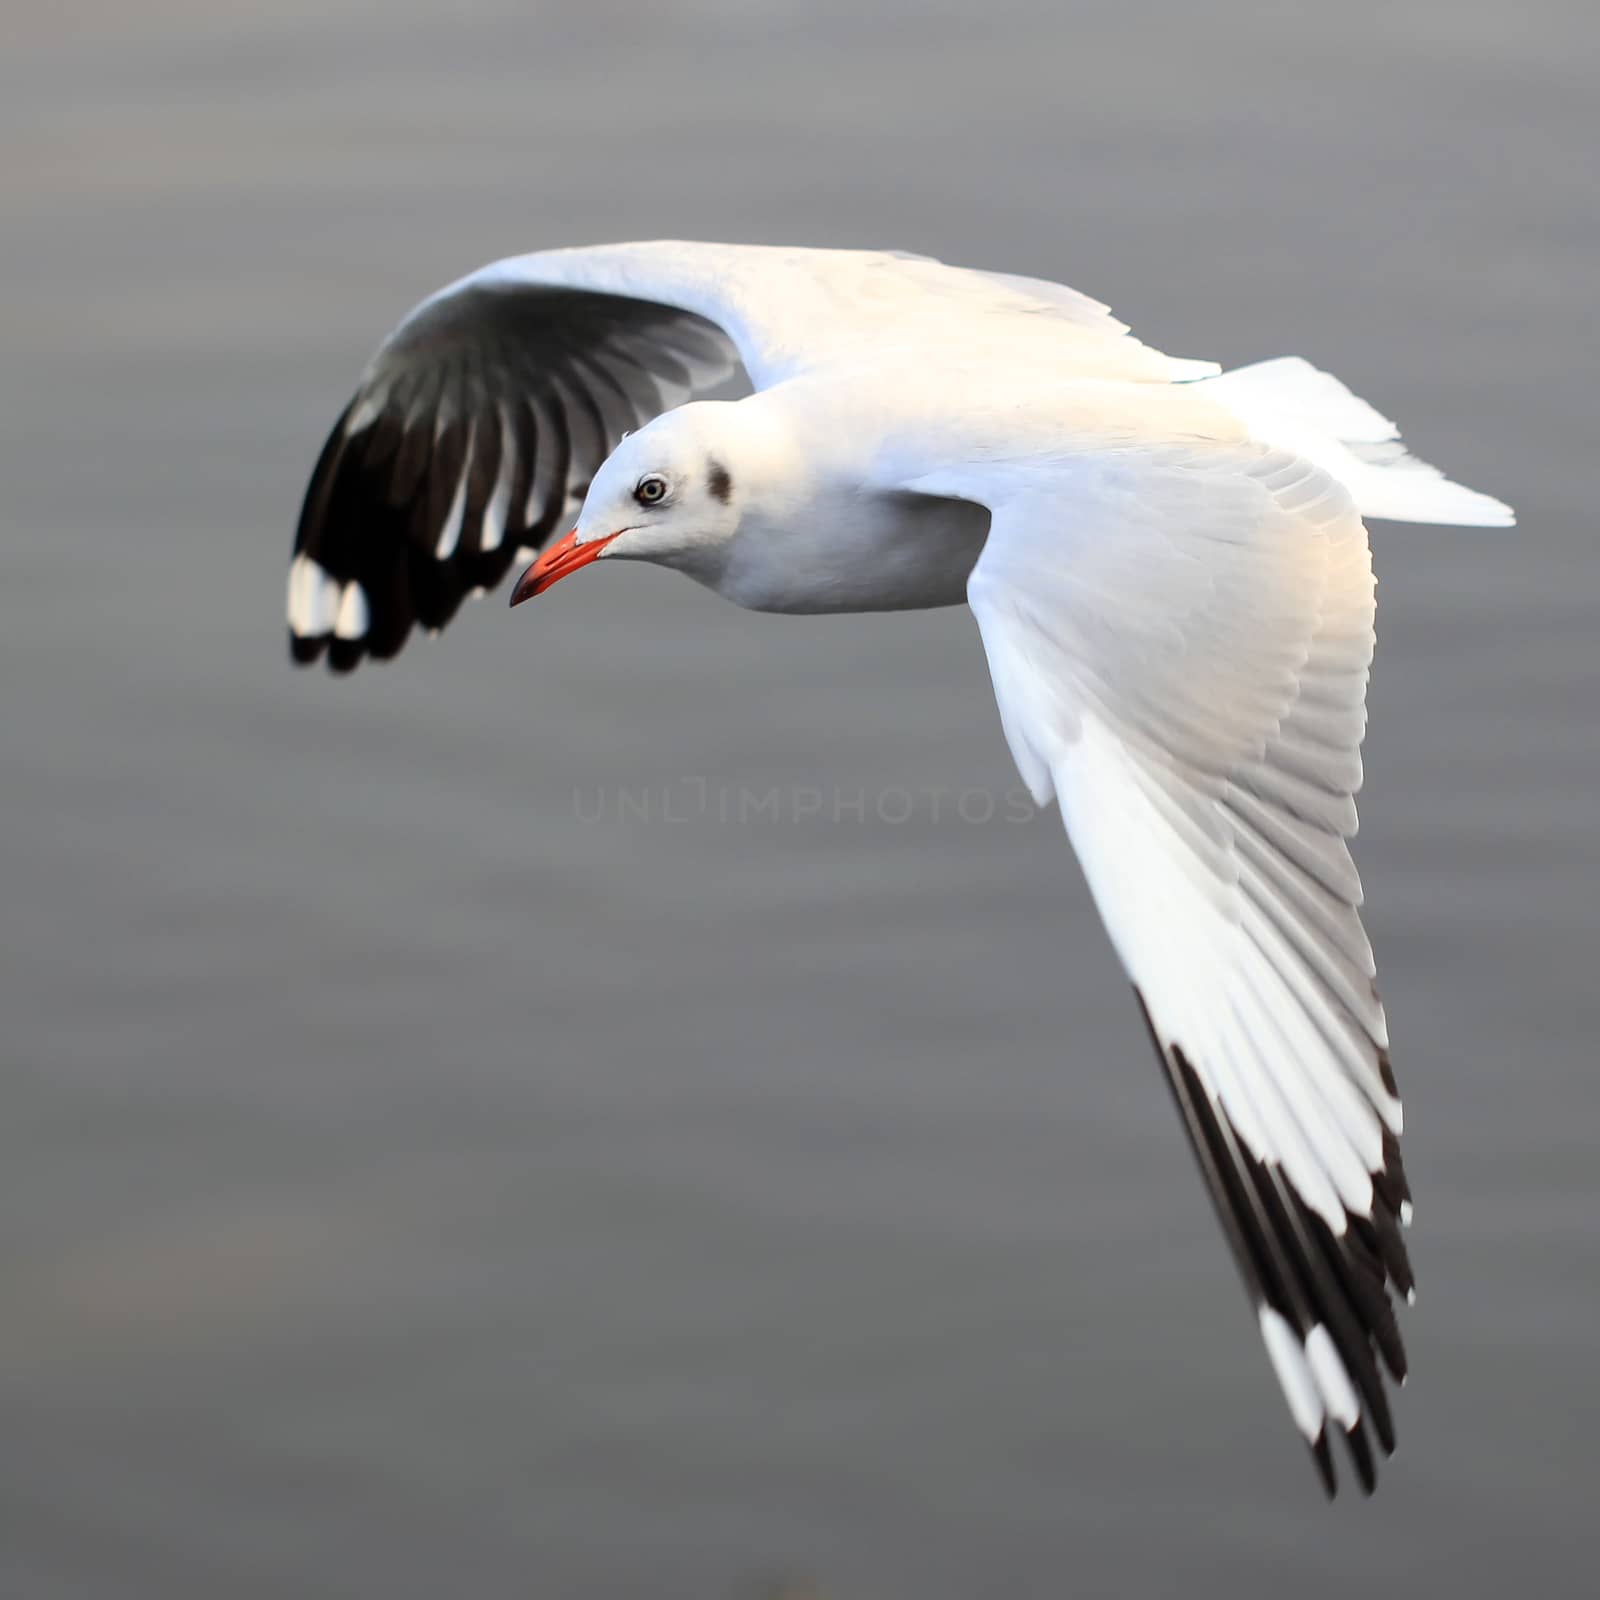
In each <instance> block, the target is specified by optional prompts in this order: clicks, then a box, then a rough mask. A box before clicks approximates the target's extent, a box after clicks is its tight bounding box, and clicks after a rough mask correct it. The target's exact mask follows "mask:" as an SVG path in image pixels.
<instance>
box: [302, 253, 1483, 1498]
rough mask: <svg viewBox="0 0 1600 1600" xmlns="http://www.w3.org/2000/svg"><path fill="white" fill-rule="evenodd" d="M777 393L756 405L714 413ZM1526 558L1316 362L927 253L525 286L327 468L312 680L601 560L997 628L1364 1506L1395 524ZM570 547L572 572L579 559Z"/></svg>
mask: <svg viewBox="0 0 1600 1600" xmlns="http://www.w3.org/2000/svg"><path fill="white" fill-rule="evenodd" d="M741 374H742V377H743V379H744V380H745V381H746V383H747V386H748V389H749V391H750V392H749V393H748V394H747V395H746V396H745V397H744V398H739V399H726V398H723V399H709V398H703V397H704V396H706V395H708V394H710V393H713V392H715V391H717V390H719V389H723V388H725V386H726V385H727V384H728V382H729V380H733V379H738V378H739V377H740V376H741ZM1366 517H1377V518H1387V519H1390V520H1396V521H1410V522H1429V523H1454V524H1464V525H1477V526H1484V527H1499V526H1507V525H1509V524H1510V523H1511V522H1512V520H1513V518H1512V513H1511V510H1510V508H1509V507H1507V506H1505V505H1503V504H1502V503H1501V502H1499V501H1498V500H1494V499H1491V498H1489V497H1488V496H1487V495H1483V494H1478V493H1475V492H1474V491H1472V490H1470V489H1466V488H1463V487H1461V486H1460V485H1458V484H1455V483H1452V482H1450V481H1449V480H1448V479H1446V478H1445V477H1444V476H1443V474H1442V473H1440V472H1439V471H1437V470H1436V469H1435V468H1433V467H1430V466H1427V465H1425V464H1423V463H1422V462H1420V461H1418V460H1416V459H1415V458H1414V457H1412V456H1411V455H1409V454H1408V453H1407V452H1406V451H1405V449H1404V448H1403V447H1402V445H1401V444H1400V441H1399V435H1398V431H1397V430H1396V428H1395V426H1394V424H1393V423H1392V422H1390V421H1388V420H1387V419H1386V418H1384V417H1383V416H1381V415H1380V414H1379V413H1378V412H1377V411H1375V410H1374V409H1373V408H1372V407H1371V406H1369V405H1368V404H1367V403H1366V402H1365V401H1363V400H1360V399H1358V398H1357V397H1356V396H1355V395H1354V394H1352V393H1351V392H1350V390H1349V389H1347V388H1346V387H1345V386H1344V385H1343V384H1342V383H1340V382H1339V381H1338V380H1337V379H1336V378H1334V377H1332V376H1330V375H1329V374H1327V373H1325V372H1322V371H1319V370H1318V369H1317V368H1315V367H1314V366H1312V365H1311V364H1310V363H1309V362H1307V361H1305V360H1302V359H1301V358H1299V357H1293V356H1291V357H1283V358H1279V359H1275V360H1268V361H1262V362H1258V363H1256V364H1254V365H1251V366H1245V367H1241V368H1238V369H1236V370H1233V371H1229V372H1224V371H1223V370H1222V369H1221V368H1220V367H1219V366H1218V365H1216V364H1215V363H1213V362H1206V361H1193V360H1183V359H1178V358H1174V357H1171V356H1166V355H1163V354H1162V353H1161V352H1160V351H1158V350H1155V349H1153V348H1151V347H1150V346H1148V345H1145V344H1142V343H1141V342H1140V341H1139V340H1137V339H1135V338H1134V337H1132V335H1131V334H1130V332H1129V330H1128V327H1127V325H1126V324H1125V323H1123V322H1120V321H1118V320H1117V319H1116V318H1115V317H1114V316H1112V314H1111V312H1110V311H1109V309H1108V308H1107V307H1106V306H1104V305H1102V304H1101V303H1100V302H1099V301H1096V300H1092V299H1090V298H1088V297H1087V296H1085V295H1082V294H1079V293H1077V292H1076V291H1074V290H1072V289H1069V288H1066V287H1064V286H1063V285H1061V284H1057V283H1051V282H1047V281H1044V280H1042V279H1037V278H1029V277H1019V276H1015V275H1013V274H1009V273H1000V272H988V271H977V270H969V269H964V268H959V267H952V266H947V265H944V264H943V263H940V262H938V261H934V260H931V259H929V258H927V257H924V256H916V255H909V254H904V253H900V252H884V251H856V250H819V249H801V248H784V247H774V246H758V245H731V244H705V243H686V242H653V243H633V244H615V245H604V246H599V247H594V248H581V249H562V250H547V251H540V252H536V253H534V254H531V255H523V256H516V257H512V258H510V259H507V260H502V261H497V262H494V263H492V264H491V265H489V266H486V267H484V268H482V269H480V270H479V271H477V272H474V273H471V274H470V275H469V276H467V277H465V278H462V279H460V280H459V281H457V282H455V283H452V284H450V285H449V286H447V287H446V288H444V289H441V290H439V291H438V292H437V293H436V294H433V295H431V296H430V297H429V298H428V299H426V300H424V301H423V302H422V303H421V304H420V305H419V306H417V307H416V309H415V310H413V311H412V312H411V313H410V314H409V315H408V316H407V317H406V318H405V320H404V321H402V322H401V324H400V325H399V327H398V328H397V329H396V330H395V331H394V332H393V333H392V334H391V335H390V336H389V337H388V339H387V340H385V341H384V343H383V344H382V345H381V346H380V347H379V349H378V351H377V353H376V355H374V356H373V358H372V360H371V362H370V363H369V364H368V366H367V369H366V371H365V373H364V374H363V376H362V378H361V380H360V383H359V385H358V386H357V388H356V391H355V394H354V397H353V398H352V399H351V401H350V403H349V404H348V405H347V406H346V408H345V410H344V412H343V414H342V415H341V416H340V417H339V419H338V421H337V423H336V424H335V425H334V428H333V431H332V433H331V435H330V436H329V438H328V441H327V444H326V446H325V447H324V449H323V451H322V454H321V457H320V459H319V460H318V461H317V464H316V467H315V469H314V471H313V473H312V476H311V480H310V485H309V487H308V489H307V492H306V496H305V502H304V507H303V510H302V513H301V517H300V524H299V531H298V535H297V537H296V540H295V547H294V556H293V560H292V563H291V566H290V570H289V584H288V620H289V644H290V652H291V656H292V658H293V659H294V660H295V661H296V662H299V663H302V664H306V663H312V662H316V661H318V660H322V661H325V662H326V664H327V665H328V666H329V667H330V668H331V669H332V670H333V671H335V672H338V673H345V672H349V671H350V670H351V669H352V668H354V667H356V666H358V665H359V664H360V663H361V662H362V661H364V660H366V659H368V658H371V659H373V660H378V661H381V660H387V659H389V658H391V657H393V656H394V655H395V654H396V653H397V652H398V651H399V650H400V649H401V647H402V646H403V645H404V644H405V642H406V640H407V638H408V637H409V636H410V634H411V632H412V630H413V628H421V629H423V630H425V631H428V632H430V633H432V632H437V631H438V630H439V629H441V628H443V627H444V625H445V624H446V623H447V622H449V621H450V619H451V618H452V617H453V616H454V615H455V613H456V611H457V609H458V608H459V606H460V605H461V602H462V601H463V600H464V599H465V598H467V597H468V596H469V595H479V594H482V593H484V592H485V591H487V590H489V589H492V588H494V587H495V586H496V585H497V584H499V583H500V582H501V580H502V579H503V578H505V576H506V575H507V573H509V572H511V571H512V570H513V569H521V568H524V567H525V568H526V570H523V571H521V575H520V576H519V577H518V579H517V581H516V583H515V585H514V587H513V588H512V590H511V604H512V605H514V606H515V605H519V604H521V603H522V602H524V601H525V600H528V599H529V598H531V597H532V596H534V595H538V594H542V593H544V592H545V590H547V589H549V588H551V587H552V586H553V585H554V584H556V583H558V582H560V581H561V580H562V579H564V578H567V577H570V576H571V575H572V574H573V573H575V572H577V571H578V570H579V569H580V568H583V567H587V566H590V565H593V564H595V563H598V562H601V561H651V562H655V563H656V564H657V565H659V566H664V567H673V568H676V569H677V570H679V571H680V572H684V573H686V574H687V575H688V576H689V577H691V578H693V579H694V580H696V581H697V582H699V583H701V584H703V585H705V586H706V587H708V588H711V589H714V590H716V591H717V593H719V594H721V595H724V596H726V597H727V598H728V599H730V600H732V601H734V602H735V603H736V604H738V605H741V606H746V607H750V608H752V609H755V610H761V611H775V612H844V611H885V610H899V609H908V608H920V607H933V606H945V605H958V604H961V603H965V604H967V605H968V606H970V608H971V610H972V614H973V616H974V617H975V618H976V620H977V624H978V631H979V634H980V635H981V637H982V641H983V647H984V651H985V654H986V656H987V658H988V664H989V670H990V674H991V677H992V680H993V685H994V693H995V699H996V702H997V704H998V708H999V712H1000V719H1001V723H1002V725H1003V728H1004V732H1005V737H1006V740H1007V743H1008V744H1009V746H1010V749H1011V753H1012V755H1013V757H1014V758H1015V761H1016V764H1017V767H1018V769H1019V771H1020V772H1021V775H1022V778H1023V780H1024V781H1025V783H1026V784H1027V787H1028V789H1029V790H1030V792H1031V793H1032V795H1033V798H1034V800H1035V801H1036V802H1038V803H1039V804H1040V805H1041V806H1042V805H1044V804H1046V803H1047V802H1049V801H1050V800H1052V799H1054V800H1055V801H1056V802H1057V803H1058V805H1059V808H1060V811H1061V816H1062V820H1063V821H1064V823H1065V825H1066V830H1067V834H1068V836H1069V838H1070V839H1071V842H1072V845H1073V847H1074V850H1075V851H1076V854H1077V858H1078V861H1079V863H1080V864H1081V867H1082V870H1083V874H1084V877H1085V878H1086V879H1087V881H1088V885H1089V888H1090V891H1091V893H1092V895H1093V898H1094V902H1095V905H1096V907H1097V909H1098V910H1099V912H1100V916H1101V919H1102V921H1103V922H1104V924H1105V928H1106V932H1107V933H1108V934H1109V936H1110V939H1111V943H1112V945H1113V946H1114V948H1115V951H1116V954H1117V956H1118V957H1119V959H1120V960H1121V963H1122V966H1123V968H1124V969H1125V971H1126V973H1127V975H1128V978H1129V980H1130V982H1131V983H1132V986H1133V989H1134V993H1135V995H1136V997H1137V1000H1138V1004H1139V1007H1140V1010H1141V1011H1142V1013H1143V1016H1144V1020H1145V1023H1146V1025H1147V1027H1148V1031H1149V1035H1150V1039H1151V1041H1152V1043H1153V1044H1154V1046H1155V1051H1156V1055H1157V1057H1158V1058H1159V1060H1160V1063H1161V1067H1162V1070H1163V1072H1164V1074H1165V1078H1166V1082H1167V1084H1168V1087H1169V1088H1170V1090H1171V1093H1172V1097H1173V1100H1174V1101H1175V1103H1176V1105H1177V1110H1178V1114H1179V1117H1180V1119H1181V1121H1182V1124H1183V1127H1184V1129H1185V1132H1186V1133H1187V1135H1188V1139H1189V1142H1190V1144H1191V1145H1192V1147H1193V1151H1194V1155H1195V1158H1196V1160H1197V1162H1198V1165H1199V1168H1200V1172H1201V1175H1202V1177H1203V1180H1204V1184H1205V1187H1206V1189H1207V1191H1208V1192H1209V1195H1210V1199H1211V1202H1212V1204H1213V1205H1214V1207H1215V1210H1216V1213H1217V1216H1218V1218H1219V1220H1220V1222H1221V1224H1222V1229H1223V1232H1224V1234H1225V1235H1226V1237H1227V1240H1228V1243H1229V1245H1230V1246H1231V1249H1232V1253H1233V1256H1234V1259H1235V1262H1236V1264H1237V1266H1238V1270H1239V1274H1240V1276H1241V1278H1242V1279H1243V1282H1244V1286H1245V1289H1246V1291H1247V1293H1248V1295H1249V1298H1250V1302H1251V1305H1252V1308H1253V1310H1254V1314H1255V1319H1256V1323H1257V1326H1258V1328H1259V1331H1260V1334H1261V1338H1262V1340H1263V1341H1264V1343H1265V1345H1266V1351H1267V1356H1268V1359H1269V1361H1270V1364H1271V1367H1272V1369H1273V1371H1274V1373H1275V1374H1276V1377H1277V1381H1278V1383H1279V1385H1280V1386H1281V1388H1282V1391H1283V1396H1284V1399H1285V1400H1286V1401H1287V1403H1288V1409H1289V1413H1290V1416H1291V1418H1292V1419H1293V1422H1294V1425H1295V1427H1296V1428H1297V1429H1298V1430H1299V1432H1300V1434H1301V1435H1302V1436H1303V1438H1304V1439H1305V1441H1306V1443H1307V1444H1308V1446H1309V1447H1310V1451H1311V1455H1312V1459H1313V1461H1314V1463H1315V1466H1316V1469H1317V1472H1318V1474H1319V1476H1320V1478H1321V1481H1322V1484H1323V1486H1324V1488H1325V1489H1326V1492H1327V1493H1328V1494H1329V1496H1330V1497H1331V1496H1332V1495H1333V1494H1334V1492H1335V1489H1336V1476H1335V1469H1334V1463H1333V1452H1332V1449H1331V1447H1330V1443H1329V1441H1330V1438H1331V1437H1332V1436H1333V1435H1334V1434H1335V1433H1337V1434H1341V1435H1342V1436H1343V1439H1344V1442H1345V1445H1346V1447H1347V1448H1348V1453H1349V1456H1350V1459H1351V1462H1352V1464H1353V1466H1354V1470H1355V1474H1356V1478H1357V1480H1358V1482H1359V1483H1360V1484H1361V1486H1362V1488H1363V1489H1364V1490H1365V1491H1366V1492H1368V1493H1370V1492H1371V1491H1372V1489H1373V1486H1374V1483H1375V1478H1376V1470H1375V1451H1374V1446H1376V1447H1377V1449H1378V1450H1381V1451H1382V1452H1383V1454H1385V1455H1388V1454H1391V1453H1392V1452H1393V1449H1394V1426H1393V1422H1392V1418H1391V1412H1390V1404H1389V1392H1388V1388H1387V1386H1386V1378H1387V1382H1390V1383H1401V1382H1403V1381H1404V1379H1405V1375H1406V1355H1405V1349H1404V1346H1403V1344H1402V1342H1401V1337H1400V1331H1399V1328H1398V1326H1397V1320H1396V1315H1395V1309H1396V1302H1397V1301H1398V1300H1399V1299H1405V1300H1407V1301H1410V1300H1412V1299H1414V1287H1413V1279H1412V1271H1411V1264H1410V1261H1409V1259H1408V1255H1407V1251H1406V1245H1405V1240H1404V1230H1405V1229H1406V1228H1407V1227H1408V1226H1409V1224H1410V1221H1411V1198H1410V1189H1409V1186H1408V1184H1407V1182H1406V1177H1405V1173H1404V1170H1403V1168H1402V1166H1401V1160H1400V1146H1399V1142H1398V1141H1399V1135H1400V1132H1401V1122H1402V1115H1401V1102H1400V1095H1399V1090H1398V1088H1397V1087H1396V1083H1395V1076H1394V1072H1393V1070H1392V1068H1391V1066H1390V1060H1389V1034H1388V1028H1387V1025H1386V1023H1385V1019H1384V1010H1383V1005H1382V1003H1381V1001H1380V999H1379V997H1378V992H1377V988H1376V985H1375V974H1376V967H1375V965H1374V962H1373V955H1372V947H1371V945H1370V944H1369V942H1368V940H1367V937H1366V934H1365V933H1364V932H1363V930H1362V925H1361V920H1360V915H1359V908H1360V905H1361V901H1362V892H1361V884H1360V881H1359V879H1358V877H1357V875H1356V870H1355V867H1354V865H1353V864H1352V861H1351V857H1350V852H1349V849H1348V845H1347V841H1348V839H1349V838H1350V837H1351V836H1352V835H1353V834H1354V833H1355V831H1356V809H1355V795H1356V792H1357V791H1358V790H1359V788H1360V786H1361V779H1362V767H1361V754H1360V747H1361V740H1362V736H1363V733H1364V732H1365V728H1366V686H1367V677H1368V670H1369V667H1370V664H1371V660H1372V651H1373V611H1374V594H1375V590H1374V581H1373V574H1372V562H1371V556H1370V553H1369V549H1368V543H1367V532H1366V528H1365V525H1364V523H1363V518H1366ZM569 523H570V525H571V526H570V531H568V532H565V533H563V534H562V535H561V536H560V537H552V536H553V535H555V534H556V532H557V530H558V529H561V528H566V527H567V526H568V525H569Z"/></svg>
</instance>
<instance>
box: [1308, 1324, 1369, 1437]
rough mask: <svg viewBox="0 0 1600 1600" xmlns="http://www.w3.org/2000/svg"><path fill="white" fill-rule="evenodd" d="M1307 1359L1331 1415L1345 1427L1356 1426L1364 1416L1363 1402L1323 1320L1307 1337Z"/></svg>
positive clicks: (1347, 1428)
mask: <svg viewBox="0 0 1600 1600" xmlns="http://www.w3.org/2000/svg"><path fill="white" fill-rule="evenodd" d="M1306 1360H1307V1361H1309V1362H1310V1363H1311V1372H1312V1376H1313V1377H1315V1378H1316V1380H1317V1387H1318V1388H1319V1389H1320V1390H1321V1391H1322V1400H1323V1404H1324V1405H1326V1406H1327V1408H1328V1414H1329V1415H1330V1416H1332V1417H1333V1418H1335V1419H1336V1420H1337V1421H1338V1422H1339V1424H1340V1425H1341V1426H1342V1427H1344V1428H1345V1429H1346V1430H1349V1429H1350V1428H1353V1427H1355V1425H1356V1423H1357V1422H1359V1421H1360V1419H1361V1402H1360V1401H1359V1400H1358V1399H1357V1398H1356V1392H1355V1389H1354V1388H1353V1387H1352V1386H1351V1383H1350V1375H1349V1373H1347V1372H1346V1371H1345V1370H1344V1362H1342V1361H1341V1360H1340V1359H1339V1352H1338V1351H1337V1350H1336V1349H1335V1348H1334V1343H1333V1339H1332V1337H1331V1336H1330V1335H1329V1333H1328V1330H1327V1328H1326V1327H1325V1326H1324V1325H1323V1324H1322V1323H1320V1322H1319V1323H1318V1324H1317V1325H1316V1327H1314V1328H1313V1329H1312V1330H1311V1332H1310V1333H1309V1334H1308V1335H1307V1337H1306Z"/></svg>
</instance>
